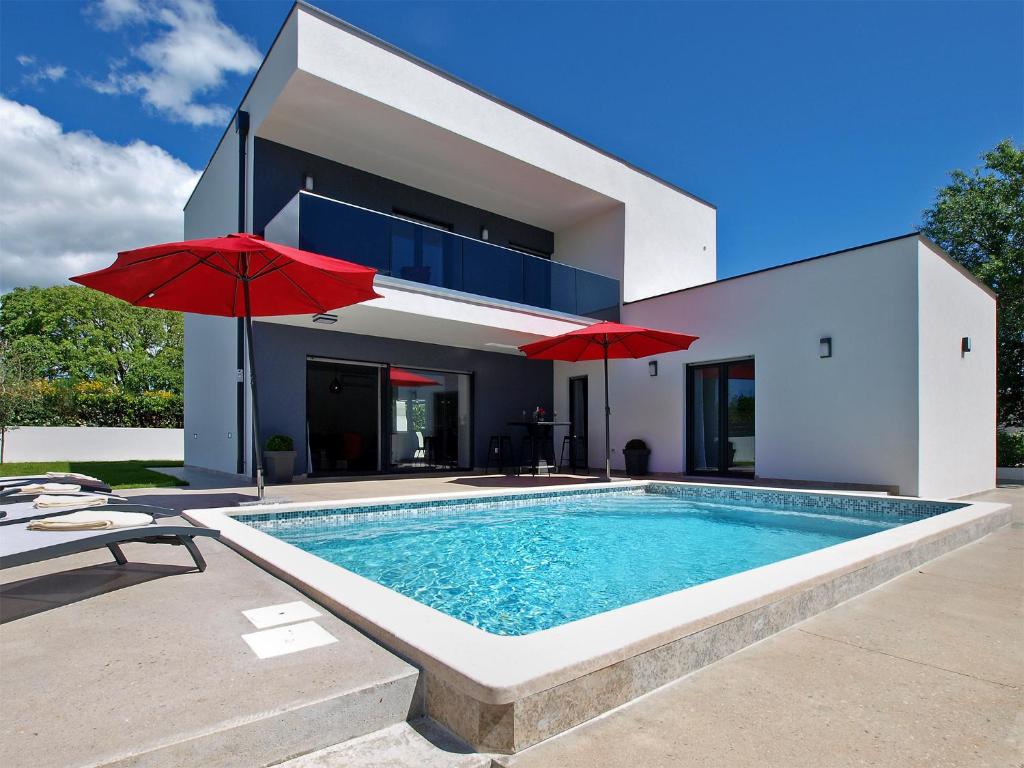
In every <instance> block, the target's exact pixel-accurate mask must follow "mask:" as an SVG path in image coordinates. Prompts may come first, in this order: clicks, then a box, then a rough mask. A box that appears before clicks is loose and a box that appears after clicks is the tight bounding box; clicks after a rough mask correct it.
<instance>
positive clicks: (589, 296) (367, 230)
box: [267, 192, 619, 320]
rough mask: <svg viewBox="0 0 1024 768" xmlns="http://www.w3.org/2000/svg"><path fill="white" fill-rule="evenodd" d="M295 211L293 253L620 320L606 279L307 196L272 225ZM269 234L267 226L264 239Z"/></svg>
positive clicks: (615, 292)
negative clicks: (307, 253)
mask: <svg viewBox="0 0 1024 768" xmlns="http://www.w3.org/2000/svg"><path fill="white" fill-rule="evenodd" d="M292 206H295V210H294V211H290V212H289V213H290V215H287V216H286V215H285V214H286V211H288V209H289V208H291V207H292ZM296 212H297V214H298V246H299V247H300V248H302V249H304V250H309V251H314V252H315V253H322V254H324V255H325V256H335V257H337V258H341V259H346V260H347V261H353V262H356V263H357V264H365V265H367V266H370V267H375V268H376V269H377V270H378V271H379V272H380V274H382V275H390V276H391V277H397V278H400V279H402V280H410V281H412V282H416V283H424V284H426V285H433V286H437V287H439V288H448V289H451V290H455V291H465V292H467V293H474V294H477V295H479V296H486V297H489V298H493V299H504V300H506V301H511V302H516V303H518V304H526V305H529V306H531V307H540V308H543V309H551V310H555V311H557V312H565V313H568V314H573V315H582V316H585V317H593V318H596V319H601V320H618V318H619V281H618V280H615V279H614V278H611V277H606V276H604V275H599V274H597V273H594V272H588V271H586V270H583V269H578V268H576V267H570V266H569V265H567V264H559V263H558V262H555V261H551V260H549V259H544V258H540V257H538V256H531V255H529V254H526V253H522V252H521V251H515V250H512V249H510V248H503V247H502V246H499V245H493V244H491V243H488V242H485V241H482V240H474V239H472V238H469V237H463V236H462V235H456V234H453V233H451V232H445V231H444V230H441V229H436V228H434V227H430V226H427V225H425V224H417V223H415V222H411V221H407V220H406V219H401V218H398V217H396V216H389V215H387V214H383V213H377V212H376V211H370V210H367V209H365V208H360V207H358V206H355V205H350V204H348V203H342V202H339V201H336V200H330V199H328V198H324V197H319V196H317V195H311V194H307V193H305V192H300V193H299V195H298V199H297V200H293V201H292V202H291V203H289V205H288V206H286V208H285V210H282V212H281V214H279V215H278V217H275V221H274V222H272V224H274V226H275V227H277V226H278V224H277V222H278V220H279V219H287V220H289V221H290V222H294V217H295V213H296ZM293 226H294V225H293ZM270 231H271V225H268V227H267V232H268V237H270V236H271V235H270ZM271 239H273V238H271ZM283 242H287V241H283Z"/></svg>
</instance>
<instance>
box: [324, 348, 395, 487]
mask: <svg viewBox="0 0 1024 768" xmlns="http://www.w3.org/2000/svg"><path fill="white" fill-rule="evenodd" d="M381 370H382V369H381V367H380V366H376V365H370V364H364V363H349V362H341V361H335V360H324V359H317V358H312V359H307V361H306V436H307V437H306V439H307V449H308V457H309V458H308V463H307V471H308V472H309V473H310V474H311V475H318V476H321V477H324V476H328V477H329V476H344V475H353V474H356V475H358V474H367V473H372V472H377V471H379V470H380V378H381Z"/></svg>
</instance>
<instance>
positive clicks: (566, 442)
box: [558, 435, 576, 469]
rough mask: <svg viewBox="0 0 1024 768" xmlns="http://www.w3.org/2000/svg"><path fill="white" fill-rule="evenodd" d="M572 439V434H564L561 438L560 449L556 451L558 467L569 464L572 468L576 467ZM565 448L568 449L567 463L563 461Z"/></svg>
mask: <svg viewBox="0 0 1024 768" xmlns="http://www.w3.org/2000/svg"><path fill="white" fill-rule="evenodd" d="M572 441H573V437H572V435H566V436H565V437H563V438H562V450H561V451H559V452H558V466H559V467H565V466H571V467H572V468H573V469H576V454H575V453H574V452H573V450H572ZM566 450H568V451H569V464H566V463H565V452H566Z"/></svg>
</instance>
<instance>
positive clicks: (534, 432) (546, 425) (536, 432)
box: [508, 421, 571, 475]
mask: <svg viewBox="0 0 1024 768" xmlns="http://www.w3.org/2000/svg"><path fill="white" fill-rule="evenodd" d="M508 425H509V426H510V427H524V428H525V429H526V433H527V434H528V435H529V436H530V444H531V446H532V448H533V450H532V451H531V453H532V454H533V456H532V464H531V466H530V470H531V471H532V472H533V474H535V475H536V474H537V473H538V472H539V471H540V470H541V469H543V470H544V471H545V473H550V468H549V466H548V460H547V457H543V458H541V456H540V453H541V451H543V450H544V446H545V445H547V443H548V441H549V440H552V436H551V433H552V430H554V428H555V427H568V426H571V422H568V421H510V422H508ZM554 450H555V443H554V441H553V440H552V442H551V451H552V453H554ZM552 458H554V457H553V456H552Z"/></svg>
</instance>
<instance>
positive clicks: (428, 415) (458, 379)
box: [388, 365, 473, 471]
mask: <svg viewBox="0 0 1024 768" xmlns="http://www.w3.org/2000/svg"><path fill="white" fill-rule="evenodd" d="M388 380H389V384H390V390H391V403H390V405H391V408H390V411H391V454H390V465H391V469H392V470H394V471H403V470H406V471H407V470H413V471H415V470H420V471H422V470H435V469H467V468H470V467H472V466H473V457H472V431H471V430H472V424H471V418H470V416H471V413H472V411H471V399H470V376H469V374H468V373H452V372H449V371H435V370H430V369H426V368H405V367H399V366H394V365H393V366H391V367H390V368H389V369H388Z"/></svg>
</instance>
